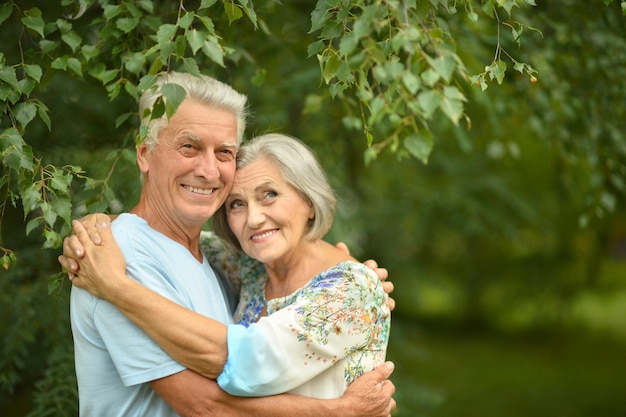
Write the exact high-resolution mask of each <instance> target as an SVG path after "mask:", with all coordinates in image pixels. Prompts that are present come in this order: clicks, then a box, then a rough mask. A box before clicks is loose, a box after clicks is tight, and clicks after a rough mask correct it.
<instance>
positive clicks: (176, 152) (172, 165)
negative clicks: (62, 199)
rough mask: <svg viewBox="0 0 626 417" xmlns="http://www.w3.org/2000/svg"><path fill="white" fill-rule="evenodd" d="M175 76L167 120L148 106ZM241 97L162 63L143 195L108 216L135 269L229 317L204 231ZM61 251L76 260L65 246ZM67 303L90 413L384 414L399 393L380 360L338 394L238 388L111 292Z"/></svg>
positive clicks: (240, 113)
mask: <svg viewBox="0 0 626 417" xmlns="http://www.w3.org/2000/svg"><path fill="white" fill-rule="evenodd" d="M169 83H172V84H177V85H179V86H181V87H182V88H183V89H184V90H185V92H186V96H185V97H186V98H185V99H184V100H183V101H182V103H181V104H180V106H179V107H178V109H177V110H176V112H175V113H174V115H173V116H172V117H171V118H170V119H169V120H168V119H167V118H166V117H163V118H159V119H151V118H150V117H149V116H147V115H149V112H147V111H146V110H151V109H152V108H153V106H154V103H155V102H156V101H157V100H160V99H161V97H162V95H161V94H162V92H161V88H162V87H163V86H164V85H165V84H169ZM245 105H246V97H245V96H243V95H241V94H239V93H237V92H236V91H235V90H233V89H232V88H231V87H229V86H227V85H225V84H223V83H220V82H218V81H216V80H214V79H212V78H209V77H203V78H197V77H193V76H190V75H188V74H180V73H168V74H162V75H161V77H160V80H159V81H158V83H157V88H156V89H155V90H151V91H149V92H147V93H146V94H144V95H143V96H142V99H141V101H140V108H139V111H140V115H141V116H142V118H143V121H142V126H144V127H147V136H146V139H145V140H144V141H143V142H142V143H141V144H140V145H139V147H138V148H137V163H138V166H139V169H140V171H141V175H142V181H143V186H142V191H141V196H140V199H139V202H138V204H137V205H136V206H135V207H134V208H133V209H132V210H131V211H130V212H129V213H124V214H122V215H120V216H119V217H118V218H117V219H116V220H115V222H113V224H112V231H113V233H114V236H115V239H116V241H117V243H118V244H119V245H120V247H121V249H122V251H123V253H124V256H125V258H126V263H127V272H128V274H129V275H130V276H132V277H133V278H135V279H137V280H138V281H139V282H141V283H142V284H143V285H145V286H147V287H149V288H151V289H152V290H154V291H156V292H158V293H160V294H161V295H164V296H165V297H167V298H169V299H171V300H173V301H175V302H177V303H179V304H181V305H183V306H185V307H187V308H189V309H192V310H194V311H196V312H198V313H200V314H204V315H206V316H209V317H212V318H214V319H216V320H219V321H221V322H223V323H230V322H231V321H232V318H231V314H230V310H229V308H228V305H227V302H226V301H225V297H224V292H223V291H222V287H221V286H220V282H219V279H218V278H217V277H216V274H215V272H214V271H213V269H212V268H211V266H210V265H209V263H208V262H207V261H206V259H205V258H204V256H203V254H202V253H201V251H200V249H199V236H200V232H201V229H202V226H203V225H204V224H205V223H206V221H207V220H208V219H209V218H210V217H211V216H212V215H213V214H214V213H215V212H216V211H217V209H218V208H219V207H220V206H221V205H222V203H223V202H224V200H225V198H226V196H227V195H228V193H229V191H230V189H231V186H232V184H233V179H234V174H235V155H236V150H237V146H238V144H239V143H240V142H241V139H242V136H243V131H244V128H245ZM66 250H67V248H66ZM60 261H61V263H62V264H63V266H64V267H66V268H67V269H68V270H70V271H71V272H75V265H73V264H72V263H70V261H69V260H68V259H67V258H64V257H61V258H60ZM70 274H71V273H70ZM70 315H71V323H72V331H73V336H74V346H75V356H76V373H77V377H78V388H79V405H80V414H81V415H84V416H89V417H92V416H94V417H98V416H107V417H109V416H149V417H161V416H163V417H165V416H176V415H181V416H203V415H207V416H248V415H254V416H272V417H277V416H319V415H325V416H333V415H336V416H386V415H388V414H389V412H390V409H392V408H393V407H394V405H395V402H394V401H393V399H391V395H392V394H393V389H394V388H393V384H391V383H386V384H384V385H383V384H379V382H383V381H384V380H386V379H387V378H388V376H389V375H390V373H391V369H389V368H388V367H385V366H381V367H380V368H378V369H377V370H375V371H373V372H372V373H370V374H368V375H365V376H363V377H361V378H360V379H359V380H357V381H356V382H355V383H353V385H352V386H351V388H350V389H349V390H348V391H347V392H346V394H345V395H344V396H343V397H341V398H339V399H336V400H316V399H311V398H303V397H297V396H293V395H287V394H283V395H279V396H272V397H265V398H239V397H232V396H229V395H228V394H226V393H224V392H223V391H222V390H220V389H219V387H218V386H217V384H216V383H215V381H213V380H210V379H207V378H204V377H202V376H200V375H199V374H197V373H195V372H193V371H191V370H189V369H186V368H185V367H184V366H182V365H181V364H179V363H178V362H176V361H175V360H174V359H172V358H171V357H170V356H169V355H167V354H166V353H165V352H164V351H163V350H162V349H161V348H160V347H159V346H158V345H157V344H156V343H155V342H154V341H153V340H152V339H150V337H149V336H147V335H146V334H145V333H144V332H142V331H141V330H140V329H139V328H137V327H136V326H135V325H134V324H132V323H131V322H130V321H129V320H128V319H127V318H126V317H125V316H124V315H123V314H122V313H121V312H120V311H119V310H118V309H116V308H115V307H114V306H113V305H111V304H110V303H108V302H106V301H105V300H102V299H99V298H96V297H94V296H92V295H91V294H89V293H88V292H86V291H83V290H81V289H79V288H73V289H72V294H71V301H70ZM251 372H253V370H251Z"/></svg>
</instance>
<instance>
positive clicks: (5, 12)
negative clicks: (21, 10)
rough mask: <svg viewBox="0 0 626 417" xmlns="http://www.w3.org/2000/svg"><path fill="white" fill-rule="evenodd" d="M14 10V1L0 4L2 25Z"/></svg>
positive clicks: (0, 23) (0, 22) (0, 21)
mask: <svg viewBox="0 0 626 417" xmlns="http://www.w3.org/2000/svg"><path fill="white" fill-rule="evenodd" d="M12 12H13V3H11V2H6V3H4V4H3V5H1V6H0V25H2V22H4V21H5V20H7V19H8V18H9V16H11V13H12Z"/></svg>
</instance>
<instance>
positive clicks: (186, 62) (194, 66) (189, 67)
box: [183, 58, 201, 77]
mask: <svg viewBox="0 0 626 417" xmlns="http://www.w3.org/2000/svg"><path fill="white" fill-rule="evenodd" d="M183 67H184V68H185V72H187V73H188V74H191V75H195V76H196V77H199V76H200V75H201V73H200V68H199V67H198V63H197V62H196V60H195V59H193V58H183Z"/></svg>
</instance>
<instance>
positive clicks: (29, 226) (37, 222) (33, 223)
mask: <svg viewBox="0 0 626 417" xmlns="http://www.w3.org/2000/svg"><path fill="white" fill-rule="evenodd" d="M42 224H43V217H41V216H39V217H34V218H32V219H30V220H29V221H28V223H26V230H25V231H26V235H29V234H30V232H32V231H33V230H35V229H36V228H38V227H39V226H41V225H42Z"/></svg>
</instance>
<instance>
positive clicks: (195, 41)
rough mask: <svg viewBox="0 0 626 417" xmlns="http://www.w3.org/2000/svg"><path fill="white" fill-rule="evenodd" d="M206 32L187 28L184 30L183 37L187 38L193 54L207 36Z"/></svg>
mask: <svg viewBox="0 0 626 417" xmlns="http://www.w3.org/2000/svg"><path fill="white" fill-rule="evenodd" d="M207 36H208V35H207V33H206V32H203V31H198V30H195V29H191V30H188V31H187V32H185V37H186V38H187V43H189V46H190V47H191V51H192V52H193V54H194V55H195V54H196V52H198V51H199V50H200V49H201V48H202V45H203V44H204V40H205V39H206V38H207Z"/></svg>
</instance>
